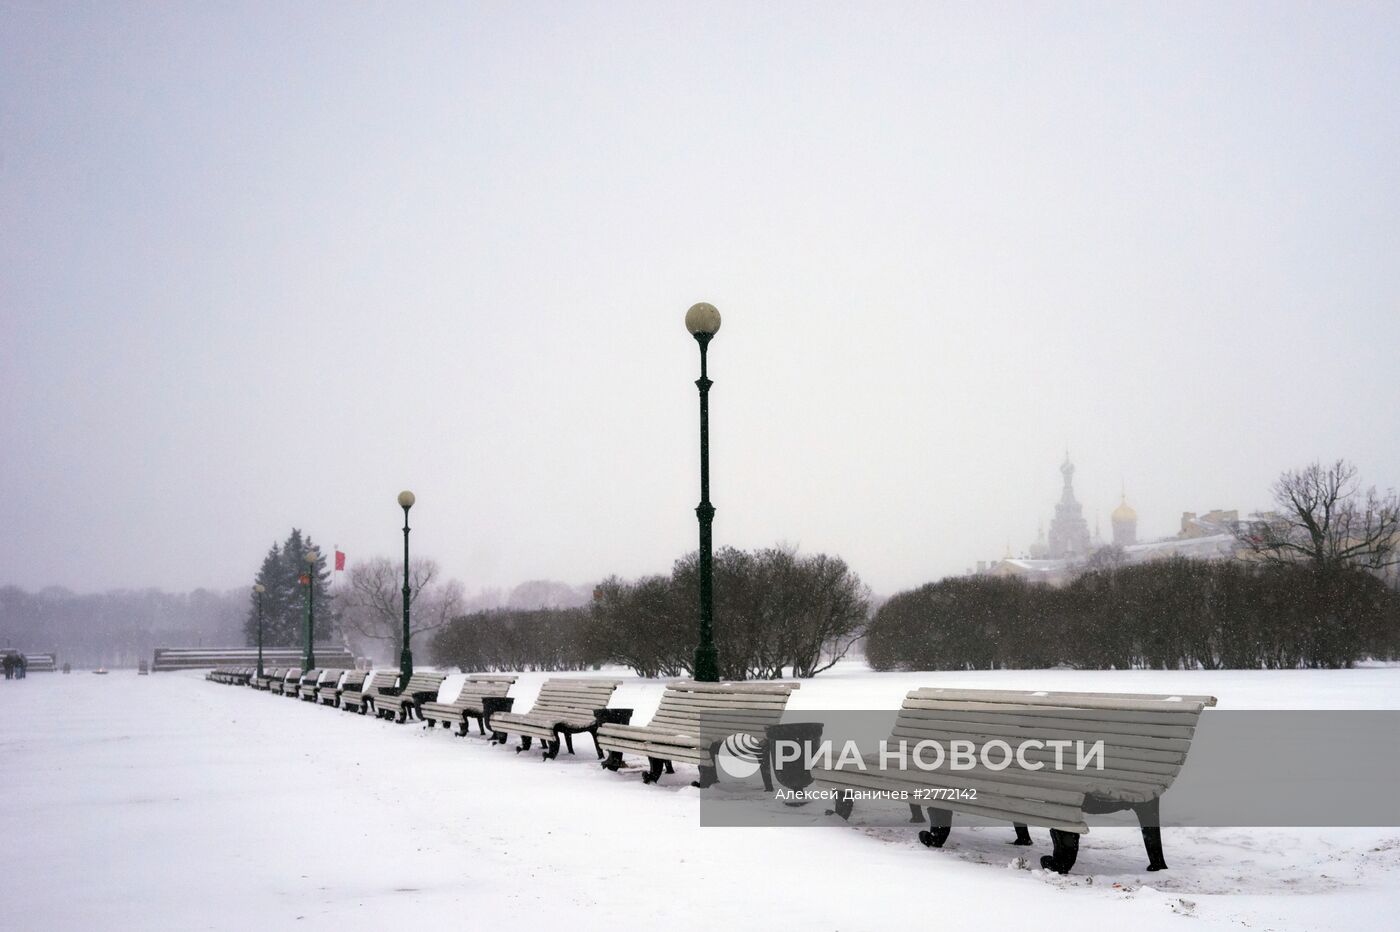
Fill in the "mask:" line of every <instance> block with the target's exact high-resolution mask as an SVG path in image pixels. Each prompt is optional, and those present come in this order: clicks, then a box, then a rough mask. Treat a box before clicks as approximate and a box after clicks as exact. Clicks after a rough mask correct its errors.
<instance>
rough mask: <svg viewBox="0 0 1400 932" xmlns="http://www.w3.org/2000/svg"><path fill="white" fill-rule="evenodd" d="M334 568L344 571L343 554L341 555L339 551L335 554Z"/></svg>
mask: <svg viewBox="0 0 1400 932" xmlns="http://www.w3.org/2000/svg"><path fill="white" fill-rule="evenodd" d="M335 568H336V569H337V570H343V569H345V554H343V553H341V552H340V551H339V550H337V551H336V552H335Z"/></svg>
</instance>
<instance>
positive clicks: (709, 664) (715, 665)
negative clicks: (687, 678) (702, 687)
mask: <svg viewBox="0 0 1400 932" xmlns="http://www.w3.org/2000/svg"><path fill="white" fill-rule="evenodd" d="M695 681H696V682H697V683H718V682H719V651H718V650H716V649H715V645H713V644H701V645H700V646H698V647H696V648H695Z"/></svg>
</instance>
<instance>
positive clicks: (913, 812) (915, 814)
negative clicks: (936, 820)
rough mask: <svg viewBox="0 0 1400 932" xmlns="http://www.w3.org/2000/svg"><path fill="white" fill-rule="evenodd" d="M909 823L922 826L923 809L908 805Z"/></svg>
mask: <svg viewBox="0 0 1400 932" xmlns="http://www.w3.org/2000/svg"><path fill="white" fill-rule="evenodd" d="M909 821H910V822H913V823H914V824H915V825H922V824H923V822H924V807H923V806H919V805H916V804H914V803H910V804H909Z"/></svg>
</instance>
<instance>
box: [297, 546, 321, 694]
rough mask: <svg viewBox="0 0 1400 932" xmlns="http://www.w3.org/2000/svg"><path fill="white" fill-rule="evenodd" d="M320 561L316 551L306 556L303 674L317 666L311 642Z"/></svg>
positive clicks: (314, 624)
mask: <svg viewBox="0 0 1400 932" xmlns="http://www.w3.org/2000/svg"><path fill="white" fill-rule="evenodd" d="M319 559H321V555H320V554H319V553H317V552H316V551H315V550H312V551H309V552H308V553H307V554H306V575H305V576H303V577H302V579H303V580H304V581H305V584H306V652H305V653H304V654H303V655H302V658H301V664H302V666H301V672H302V673H305V672H306V671H307V670H311V669H313V668H314V667H315V666H316V651H315V650H314V649H313V648H312V646H311V642H312V639H313V638H314V636H315V630H316V561H317V560H319Z"/></svg>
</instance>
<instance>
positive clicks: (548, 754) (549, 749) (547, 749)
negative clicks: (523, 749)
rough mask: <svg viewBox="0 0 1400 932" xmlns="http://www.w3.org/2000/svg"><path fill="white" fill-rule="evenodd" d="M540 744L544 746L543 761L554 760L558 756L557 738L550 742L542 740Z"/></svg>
mask: <svg viewBox="0 0 1400 932" xmlns="http://www.w3.org/2000/svg"><path fill="white" fill-rule="evenodd" d="M540 744H542V745H543V746H544V759H545V760H554V758H556V757H558V756H559V739H558V738H554V739H552V740H549V739H546V740H542V741H541V742H540Z"/></svg>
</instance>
